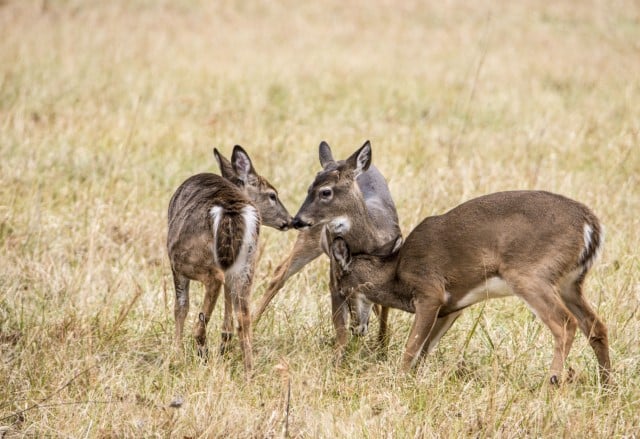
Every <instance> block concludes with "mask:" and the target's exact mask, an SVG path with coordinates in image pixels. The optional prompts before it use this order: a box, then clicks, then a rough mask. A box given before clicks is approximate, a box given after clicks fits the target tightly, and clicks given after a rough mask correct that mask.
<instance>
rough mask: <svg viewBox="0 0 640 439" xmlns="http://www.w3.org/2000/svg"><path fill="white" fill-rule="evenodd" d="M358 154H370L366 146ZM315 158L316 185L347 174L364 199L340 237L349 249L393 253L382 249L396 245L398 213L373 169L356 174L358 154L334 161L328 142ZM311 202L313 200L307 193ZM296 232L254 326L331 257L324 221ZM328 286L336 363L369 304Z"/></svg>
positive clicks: (362, 325) (359, 331)
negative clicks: (299, 276)
mask: <svg viewBox="0 0 640 439" xmlns="http://www.w3.org/2000/svg"><path fill="white" fill-rule="evenodd" d="M362 148H369V149H370V144H369V141H367V142H366V143H365V144H364V145H363V147H362ZM319 157H320V164H321V166H322V168H323V169H322V171H320V172H319V173H318V175H317V176H316V180H317V179H323V178H325V176H328V175H329V176H331V175H334V174H336V173H340V172H342V173H350V175H352V177H353V179H354V182H355V183H354V185H353V187H351V188H350V190H351V191H353V192H355V193H357V194H358V196H359V197H360V198H361V199H362V203H361V205H360V206H359V207H360V212H359V215H357V216H356V219H355V220H354V221H355V224H354V227H352V228H351V229H350V230H349V231H348V232H346V233H344V234H343V238H344V239H345V240H346V242H348V243H349V246H350V248H352V249H354V250H355V251H357V252H385V251H386V252H389V251H390V250H391V249H390V248H386V247H388V246H389V243H396V241H397V240H398V238H399V237H400V236H401V232H400V226H399V223H398V214H397V212H396V207H395V204H394V202H393V199H392V198H391V193H390V192H389V188H388V186H387V182H386V180H385V178H384V177H383V176H382V174H381V173H380V172H379V171H378V170H377V169H376V168H375V167H374V166H370V167H368V169H367V170H364V171H363V170H362V169H359V168H358V167H357V163H356V157H357V155H356V154H353V155H352V156H351V157H349V158H348V159H346V160H335V159H334V158H333V155H332V152H331V148H330V147H329V145H328V144H327V143H326V142H322V143H320V146H319ZM309 196H312V194H311V192H310V193H309ZM309 196H308V197H309ZM308 197H307V198H308ZM305 203H306V202H305ZM294 226H296V228H298V229H299V234H298V238H297V239H296V242H295V244H294V246H293V249H292V251H291V253H290V254H289V256H288V257H287V258H286V259H285V260H284V261H283V262H282V263H281V264H280V265H279V266H278V268H277V269H276V272H275V275H274V277H273V279H272V280H271V281H270V283H269V285H268V287H267V291H266V292H265V294H264V296H263V297H262V300H261V302H260V304H259V306H258V308H257V310H256V312H255V313H254V323H257V322H258V321H259V319H260V317H261V316H262V314H263V313H264V311H265V309H266V308H267V306H268V304H269V303H270V302H271V300H272V299H273V298H274V296H275V295H276V294H277V293H278V291H279V290H280V289H281V288H282V287H283V286H284V284H285V282H286V281H287V279H288V278H289V277H291V276H293V275H294V274H296V273H297V272H298V271H300V270H301V269H302V268H303V267H304V266H305V265H306V264H308V263H309V262H311V261H312V260H314V259H316V258H317V257H318V256H320V255H321V254H323V253H325V254H327V255H329V248H328V245H327V244H326V242H324V244H323V236H324V235H323V232H322V231H323V229H324V226H325V222H324V221H323V220H322V219H319V220H317V221H315V222H314V223H313V224H311V223H307V222H304V221H303V220H301V219H300V218H298V222H297V223H296V224H294ZM330 259H331V258H330ZM331 264H333V261H331ZM333 272H334V270H333V269H331V270H330V273H333ZM329 285H330V290H331V304H332V320H333V324H334V328H335V329H336V334H337V336H336V351H337V358H338V359H339V358H340V356H341V354H342V351H343V349H344V347H345V345H346V343H347V338H348V334H347V320H348V318H349V316H350V317H351V330H352V332H353V333H354V334H355V335H363V334H364V333H365V332H366V330H367V325H368V321H369V316H370V312H371V309H372V304H371V303H370V302H369V301H368V300H367V299H366V297H364V296H359V297H357V296H352V297H350V298H349V300H346V299H345V297H344V296H343V295H341V294H339V293H338V290H339V286H338V285H336V279H335V278H334V277H333V275H332V274H331V278H330V283H329ZM379 313H380V316H379V317H380V332H379V334H378V338H379V340H380V342H381V343H382V344H384V342H385V340H386V326H387V315H388V309H387V308H382V310H381V311H379Z"/></svg>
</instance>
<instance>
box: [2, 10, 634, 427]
mask: <svg viewBox="0 0 640 439" xmlns="http://www.w3.org/2000/svg"><path fill="white" fill-rule="evenodd" d="M639 41H640V9H639V8H638V5H637V4H636V3H635V2H633V1H620V2H614V3H610V2H603V1H599V2H582V3H581V2H568V1H567V2H552V1H542V2H538V1H535V2H534V1H531V2H480V3H477V2H475V3H474V2H472V3H468V2H454V3H442V4H441V3H437V2H436V3H433V4H427V5H425V4H423V2H417V1H416V2H401V4H398V5H396V4H395V3H393V2H384V1H377V2H364V1H358V2H356V3H348V2H334V1H331V2H314V3H310V4H300V3H299V2H293V1H285V2H280V3H277V4H275V3H274V2H255V1H249V2H241V3H237V4H226V3H225V2H222V3H220V4H218V2H204V1H196V0H193V1H191V0H178V1H158V2H155V1H145V0H135V1H130V2H129V1H124V0H115V1H110V2H96V1H80V0H67V1H56V2H54V1H46V0H43V1H30V0H26V1H20V0H7V1H3V2H0V59H1V60H2V62H0V159H1V160H0V255H1V259H0V354H1V355H0V436H3V434H4V436H5V437H14V436H16V437H19V436H27V437H31V436H33V437H42V436H55V437H114V436H115V437H150V436H170V437H274V436H275V437H282V436H283V435H285V434H288V435H289V436H292V437H356V435H358V436H362V437H371V438H377V437H460V436H470V437H488V436H491V437H493V436H498V437H523V436H532V437H559V436H563V437H606V438H609V437H634V435H637V434H638V431H640V415H638V413H640V390H638V389H640V366H638V364H640V345H639V343H638V337H637V334H638V333H639V332H640V317H639V314H638V308H639V307H640V258H639V256H638V248H640V238H639V237H638V236H639V235H638V230H640V216H639V215H638V213H639V212H640V177H639V176H640V148H639V145H640V75H639V74H638V73H639V72H640V45H639V44H638V42H639ZM323 139H324V140H327V141H328V142H329V143H330V144H331V145H332V147H333V150H334V154H335V156H337V157H345V156H347V155H348V154H350V153H351V152H352V151H354V150H355V149H356V148H357V147H359V146H360V145H361V144H362V143H363V142H364V140H366V139H370V140H371V142H372V145H373V160H374V163H375V164H376V165H377V166H378V167H379V168H380V169H381V170H382V172H383V173H384V175H385V176H386V177H387V178H388V180H389V185H390V189H391V192H392V194H393V196H394V199H395V201H396V204H397V207H398V212H399V216H400V220H401V225H402V228H403V231H404V232H405V234H406V233H408V232H409V231H410V230H411V228H412V227H413V226H415V225H416V224H417V223H418V222H419V221H420V220H421V219H422V218H423V217H425V216H427V215H431V214H437V213H442V212H444V211H446V210H447V209H449V208H451V207H453V206H455V205H456V204H458V203H460V202H462V201H464V200H466V199H469V198H471V197H473V196H477V195H480V194H484V193H488V192H493V191H498V190H505V189H516V188H532V189H533V188H535V189H545V190H551V191H554V192H559V193H562V194H565V195H567V196H570V197H573V198H575V199H578V200H580V201H582V202H584V203H586V204H587V205H589V206H591V207H592V208H593V210H594V211H595V212H596V213H597V214H598V215H599V217H600V218H601V220H602V222H603V223H604V224H605V226H606V228H607V238H606V247H605V251H604V254H603V255H602V257H601V259H600V260H599V261H598V263H597V264H596V266H595V267H594V269H593V270H592V273H591V275H590V277H589V278H588V280H587V284H586V287H587V288H586V292H587V294H588V296H589V298H590V300H591V302H592V303H593V304H594V307H595V308H596V309H597V312H598V314H599V315H600V316H601V317H602V318H603V320H604V321H605V322H606V323H607V325H608V328H609V336H610V343H611V356H612V361H613V369H614V379H615V382H616V384H617V385H616V386H615V387H613V388H612V389H605V388H603V387H601V386H600V384H599V383H598V380H597V372H596V361H595V358H594V355H593V352H592V351H591V349H590V348H589V346H588V344H587V343H586V341H585V339H584V337H583V336H582V335H581V334H580V335H578V336H577V337H576V341H575V343H574V346H573V349H572V351H571V354H570V356H569V360H568V365H570V366H571V367H573V368H574V369H575V371H576V379H575V381H574V382H573V383H570V384H567V385H564V386H562V387H561V388H559V389H550V388H548V386H546V385H545V383H546V380H547V370H548V367H549V364H550V361H551V355H552V346H551V345H552V340H551V335H550V333H549V331H548V330H547V329H546V328H545V327H544V326H543V325H542V324H541V323H540V322H539V321H538V320H535V319H533V318H532V317H531V313H530V312H529V311H527V309H526V307H525V306H524V305H523V304H521V303H520V302H519V301H517V300H516V299H506V300H502V301H493V302H488V303H487V304H486V306H484V307H483V306H476V307H473V308H471V309H470V310H469V311H467V312H466V313H465V314H464V315H463V317H461V318H460V319H459V320H458V322H456V324H455V325H454V327H453V328H452V329H451V331H450V332H449V333H448V334H447V335H446V336H445V337H444V338H443V340H442V341H441V343H440V345H439V347H438V348H437V350H436V352H434V354H433V355H431V356H429V357H428V358H426V359H425V361H424V363H423V365H422V366H421V367H420V368H419V369H418V370H417V371H416V372H415V373H414V374H410V375H401V374H399V373H398V364H399V360H400V357H401V355H402V351H403V348H404V342H405V339H406V337H407V334H408V330H409V325H410V323H411V318H412V316H410V315H407V314H402V313H401V312H399V311H394V312H392V315H391V343H390V349H389V353H388V356H387V358H386V359H382V358H379V356H378V355H377V354H376V352H375V350H374V347H375V327H376V326H377V325H376V322H374V323H373V325H372V326H373V328H372V329H373V330H372V331H371V334H370V335H369V336H368V337H367V338H366V339H365V340H360V341H358V340H354V341H352V343H351V344H350V346H349V350H348V354H347V360H346V363H345V365H344V366H343V367H340V368H335V367H333V366H332V364H331V359H332V352H333V351H332V345H331V342H332V337H333V328H332V325H331V322H330V318H329V317H330V304H329V297H328V286H327V280H328V264H327V261H326V259H323V260H319V261H317V262H314V263H313V264H311V265H310V266H308V267H307V268H306V269H305V270H304V271H303V272H302V273H301V274H300V275H298V276H296V277H295V278H293V279H291V280H290V281H289V282H288V283H287V285H286V286H285V288H284V290H283V291H282V293H281V294H280V295H279V296H277V297H276V299H275V300H274V302H273V305H272V307H271V308H270V309H269V310H268V312H267V314H266V315H265V316H264V318H263V320H262V321H261V322H260V325H258V326H257V327H256V328H255V341H254V346H255V361H256V371H255V377H254V379H253V380H252V381H251V382H250V383H245V382H244V380H243V373H242V363H241V355H240V349H239V347H238V346H237V344H235V345H234V347H233V350H232V352H230V354H229V356H228V358H219V357H217V356H215V355H213V356H212V357H211V358H210V361H209V362H208V363H206V364H203V363H202V362H201V361H200V360H199V359H198V358H197V356H196V354H195V348H194V346H193V342H192V340H191V339H190V338H189V337H187V343H186V346H187V347H188V348H187V352H186V354H185V355H184V356H178V355H176V354H174V353H173V352H172V350H171V342H172V335H173V329H174V328H173V316H172V314H173V287H172V281H171V276H170V269H169V265H168V260H167V257H166V250H165V244H164V242H165V235H166V209H167V205H168V201H169V198H170V197H171V194H172V193H173V190H175V188H176V187H177V186H178V185H179V184H180V183H181V182H182V181H183V180H184V179H185V178H186V177H188V176H189V175H192V174H195V173H198V172H203V171H214V172H217V169H216V166H215V162H214V159H213V156H212V153H211V151H212V148H213V147H214V146H215V147H218V148H219V149H220V150H221V151H223V152H224V153H226V154H229V153H230V151H231V148H232V146H233V145H234V144H236V143H237V144H241V145H242V146H244V147H245V148H246V149H247V151H249V153H250V154H251V157H252V159H253V161H254V164H255V166H256V168H257V169H258V171H259V172H260V173H262V174H263V175H265V176H267V178H269V180H270V181H271V182H272V183H273V184H274V185H275V186H276V187H277V188H278V189H279V192H280V195H281V198H282V199H283V201H284V203H285V204H286V205H287V206H288V208H289V210H290V212H291V213H295V211H296V210H297V207H298V206H299V205H300V204H301V202H302V200H303V198H304V195H305V191H306V188H307V187H308V185H309V183H310V182H311V179H312V177H313V175H315V172H317V170H318V169H319V164H318V159H317V146H318V144H319V142H320V141H321V140H323ZM294 239H295V232H293V231H290V232H288V233H280V232H278V231H275V230H267V229H264V230H263V232H262V233H261V240H262V241H261V245H262V246H263V247H264V251H263V255H262V259H261V261H260V265H259V267H258V270H257V273H256V277H255V283H254V286H255V288H254V298H255V299H257V298H259V296H260V294H262V293H263V292H264V289H265V287H266V284H267V282H268V280H269V278H270V276H271V274H272V273H273V270H274V268H275V266H276V265H277V264H278V263H279V262H280V261H281V260H282V259H283V258H284V257H285V256H286V255H287V253H288V251H289V249H290V248H291V245H292V243H293V241H294ZM202 295H203V291H202V288H201V287H200V286H199V285H198V286H196V285H194V287H193V288H192V312H191V314H190V318H189V321H188V322H189V323H188V328H187V329H188V330H190V328H191V326H192V324H193V321H194V316H195V315H196V313H195V312H194V309H196V308H197V307H198V306H199V304H200V302H201V300H202ZM221 308H222V307H221V306H220V304H219V305H218V307H217V308H216V310H215V311H214V317H213V320H212V323H211V325H210V326H209V339H208V340H209V344H210V347H211V348H212V349H211V350H212V352H215V347H217V344H218V340H219V328H220V326H221V315H222V310H221ZM289 386H290V393H289ZM172 401H182V404H181V407H179V408H174V407H171V406H170V404H171V403H172ZM23 410H26V411H24V412H22V411H23ZM287 413H288V415H287Z"/></svg>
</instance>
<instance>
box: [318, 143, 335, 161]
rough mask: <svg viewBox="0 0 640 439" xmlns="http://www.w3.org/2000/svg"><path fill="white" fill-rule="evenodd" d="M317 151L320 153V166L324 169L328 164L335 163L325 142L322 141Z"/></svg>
mask: <svg viewBox="0 0 640 439" xmlns="http://www.w3.org/2000/svg"><path fill="white" fill-rule="evenodd" d="M318 149H319V153H320V154H319V155H320V166H322V167H323V168H326V167H327V165H328V164H329V163H333V162H335V160H333V155H332V154H331V147H329V144H328V143H327V142H325V141H324V140H323V141H322V142H320V146H319V148H318Z"/></svg>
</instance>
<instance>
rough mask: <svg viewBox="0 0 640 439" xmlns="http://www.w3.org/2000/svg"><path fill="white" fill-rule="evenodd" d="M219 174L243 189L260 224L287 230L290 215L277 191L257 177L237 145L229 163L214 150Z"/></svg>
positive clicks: (264, 179)
mask: <svg viewBox="0 0 640 439" xmlns="http://www.w3.org/2000/svg"><path fill="white" fill-rule="evenodd" d="M213 154H214V156H215V158H216V160H217V161H218V166H219V167H220V172H221V174H222V176H223V177H224V178H226V179H227V180H229V181H231V182H233V183H234V184H236V185H237V186H238V187H240V188H241V189H243V190H244V191H245V193H246V194H247V195H248V196H249V198H250V199H251V201H253V203H254V204H255V205H256V207H257V208H258V211H259V212H260V217H261V219H262V224H264V225H265V226H269V227H273V228H275V229H279V230H287V229H288V228H289V225H290V224H291V215H289V212H287V209H286V208H285V207H284V205H283V204H282V202H281V201H280V199H279V198H278V191H276V189H275V188H274V187H273V186H272V185H271V183H269V182H268V181H267V179H266V178H264V177H262V176H261V175H259V174H258V173H257V172H256V171H255V169H254V167H253V164H252V163H251V159H250V158H249V155H248V154H247V152H246V151H245V150H244V149H243V148H242V147H241V146H239V145H236V146H235V147H234V148H233V153H232V155H231V161H229V160H227V159H226V158H225V157H224V156H222V154H220V153H219V152H218V150H217V149H214V151H213Z"/></svg>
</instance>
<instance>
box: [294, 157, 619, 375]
mask: <svg viewBox="0 0 640 439" xmlns="http://www.w3.org/2000/svg"><path fill="white" fill-rule="evenodd" d="M358 154H359V155H358V157H357V159H356V169H355V172H354V170H353V169H351V170H347V172H337V173H335V174H333V175H331V176H329V175H327V176H322V177H321V178H316V180H315V181H314V182H313V184H312V185H311V187H310V189H309V194H310V195H309V198H308V199H307V202H305V204H304V205H303V206H302V207H301V209H300V211H299V212H298V213H297V214H296V216H295V218H294V220H293V224H299V223H301V222H304V223H307V224H313V223H315V222H316V221H324V222H326V224H327V225H326V227H325V234H326V235H327V236H326V238H325V239H326V240H327V241H329V242H330V247H331V256H332V258H333V259H334V260H335V262H336V264H335V276H336V279H337V281H338V282H339V284H340V285H341V288H342V290H341V293H342V294H343V295H345V296H350V295H352V294H358V295H364V296H366V297H367V299H368V300H370V301H371V302H374V303H378V304H380V305H382V306H386V307H391V308H395V309H400V310H403V311H406V312H409V313H413V314H415V317H414V320H413V324H412V326H411V330H410V333H409V337H408V340H407V342H406V346H405V351H404V354H403V357H402V360H401V370H402V371H405V372H407V371H409V370H411V369H412V368H413V367H414V366H415V365H416V363H417V360H418V359H419V357H420V356H421V354H427V353H429V352H431V351H432V350H433V348H434V347H435V346H436V344H437V343H438V341H439V340H440V338H441V337H442V336H443V335H444V334H445V333H446V332H447V330H448V329H449V328H450V327H451V325H452V324H453V323H454V321H455V320H456V319H457V318H458V317H459V316H460V314H461V313H462V311H463V310H464V309H466V308H467V307H469V306H471V305H473V304H475V303H478V302H481V301H484V300H487V299H490V298H499V297H506V296H516V297H518V298H520V299H521V300H522V301H523V302H525V304H526V305H527V306H528V307H529V308H530V309H531V310H532V311H533V313H534V314H535V315H536V316H537V317H538V318H539V319H540V320H542V322H543V323H544V324H545V325H546V326H547V327H548V328H549V330H550V331H551V333H552V335H553V338H554V349H553V358H552V361H551V367H550V371H549V381H550V383H551V384H553V385H558V384H559V383H560V381H561V377H562V372H563V368H564V363H565V361H566V358H567V356H568V354H569V350H570V348H571V345H572V343H573V340H574V336H575V333H576V330H577V327H580V329H581V331H582V332H583V333H584V335H585V336H586V338H587V340H588V342H589V344H590V345H591V348H592V349H593V351H594V353H595V356H596V358H597V361H598V366H599V372H600V380H601V382H602V383H605V384H606V383H608V381H609V377H610V370H611V362H610V359H609V343H608V336H607V328H606V326H605V325H604V323H603V322H602V321H601V320H600V318H599V317H598V316H597V315H596V314H595V312H594V311H593V310H592V308H591V306H590V305H589V303H588V302H587V300H586V299H585V297H584V295H583V284H584V280H585V278H586V275H587V273H588V272H589V270H590V268H591V267H592V265H593V264H594V261H595V260H596V258H597V256H598V253H599V252H600V251H601V248H602V245H603V240H604V229H603V227H602V225H601V224H600V221H599V220H598V218H597V217H596V216H595V214H594V213H593V212H592V211H591V210H590V209H589V208H588V207H586V206H585V205H584V204H581V203H579V202H577V201H574V200H571V199H569V198H566V197H564V196H562V195H558V194H553V193H550V192H545V191H507V192H497V193H493V194H489V195H484V196H481V197H479V198H474V199H472V200H469V201H467V202H465V203H463V204H461V205H459V206H457V207H455V208H454V209H452V210H450V211H449V212H447V213H445V214H442V215H437V216H430V217H427V218H425V219H424V220H423V221H422V222H421V223H419V224H418V225H417V226H416V227H415V228H414V229H413V230H412V231H411V233H410V234H409V235H408V236H407V237H406V239H405V240H404V242H403V243H402V244H401V245H400V246H398V248H397V249H396V250H395V251H393V252H391V253H390V254H387V255H377V254H372V253H368V252H361V251H356V250H354V249H353V248H351V247H350V246H349V243H348V242H347V241H346V240H345V239H344V238H343V237H342V235H344V234H345V233H348V231H349V230H350V229H351V228H352V227H354V224H356V223H357V219H356V218H354V216H355V215H357V212H360V211H361V208H362V203H363V200H362V197H360V196H358V194H357V192H354V191H350V190H349V188H351V187H353V186H354V177H353V176H354V175H357V174H358V172H363V171H364V170H366V169H367V167H368V166H369V165H370V163H371V153H370V150H367V149H364V150H360V151H358Z"/></svg>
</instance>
